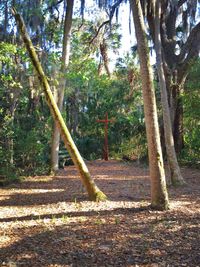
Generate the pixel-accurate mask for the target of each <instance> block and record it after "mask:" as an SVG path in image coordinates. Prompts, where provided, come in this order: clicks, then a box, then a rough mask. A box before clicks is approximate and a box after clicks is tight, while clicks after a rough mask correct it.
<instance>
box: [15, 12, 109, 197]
mask: <svg viewBox="0 0 200 267" xmlns="http://www.w3.org/2000/svg"><path fill="white" fill-rule="evenodd" d="M12 13H13V15H14V17H15V20H16V22H17V24H18V27H19V30H20V34H21V36H22V39H23V41H24V44H25V46H26V49H27V50H28V53H29V56H30V59H31V61H32V64H33V66H34V68H35V70H36V72H37V74H38V77H39V80H40V83H41V85H42V87H43V89H44V92H45V95H46V99H47V103H48V105H49V108H50V111H51V114H52V116H53V118H54V121H55V122H56V124H57V126H58V128H59V130H60V133H61V135H62V138H63V141H64V144H65V146H66V148H67V150H68V152H69V154H70V156H71V158H72V160H73V162H74V164H75V166H76V167H77V170H78V171H79V173H80V177H81V180H82V182H83V184H84V186H85V187H86V190H87V192H88V195H89V198H90V199H91V200H105V199H106V195H105V194H104V193H103V192H102V191H100V189H99V188H98V187H97V185H96V184H95V182H94V180H93V179H92V177H91V175H90V173H89V170H88V168H87V166H86V164H85V162H84V161H83V159H82V157H81V155H80V153H79V151H78V149H77V147H76V145H75V144H74V142H73V140H72V137H71V135H70V133H69V131H68V129H67V127H66V125H65V122H64V120H63V117H62V115H61V113H60V111H59V109H58V106H57V104H56V102H55V99H54V97H53V94H52V92H51V88H50V86H49V83H48V80H47V78H46V76H45V74H44V71H43V69H42V66H41V64H40V62H39V59H38V56H37V54H36V52H35V49H34V47H33V44H32V42H31V40H30V37H29V35H28V33H27V30H26V27H25V24H24V22H23V19H22V18H21V16H20V15H19V14H17V12H16V10H15V9H12Z"/></svg>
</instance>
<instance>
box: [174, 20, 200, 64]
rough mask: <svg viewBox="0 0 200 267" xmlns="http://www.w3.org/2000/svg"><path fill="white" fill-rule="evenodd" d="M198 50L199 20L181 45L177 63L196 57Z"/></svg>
mask: <svg viewBox="0 0 200 267" xmlns="http://www.w3.org/2000/svg"><path fill="white" fill-rule="evenodd" d="M199 51H200V22H199V23H198V24H197V25H196V26H195V27H194V28H193V29H192V31H191V32H190V35H189V37H188V38H187V41H186V42H185V44H184V45H183V47H182V49H181V52H180V55H179V56H178V61H179V63H180V64H181V63H183V64H185V63H186V61H189V60H190V59H192V57H197V56H198V54H199Z"/></svg>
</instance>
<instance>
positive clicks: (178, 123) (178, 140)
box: [172, 85, 184, 153]
mask: <svg viewBox="0 0 200 267" xmlns="http://www.w3.org/2000/svg"><path fill="white" fill-rule="evenodd" d="M182 91H183V89H182V87H181V86H180V85H174V86H173V92H172V103H173V104H172V105H173V106H172V110H173V136H174V143H175V149H176V153H180V152H181V150H182V149H183V147H184V141H183V103H182V99H181V94H182Z"/></svg>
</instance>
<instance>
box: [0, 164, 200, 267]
mask: <svg viewBox="0 0 200 267" xmlns="http://www.w3.org/2000/svg"><path fill="white" fill-rule="evenodd" d="M88 166H89V169H90V171H91V173H92V175H93V177H94V178H95V181H96V182H97V184H98V185H99V187H100V188H101V189H102V190H103V191H104V192H105V193H106V194H107V196H108V197H109V200H108V201H106V202H100V203H94V202H89V201H87V194H86V193H85V192H83V188H82V186H81V183H80V180H79V178H78V175H77V172H76V170H75V168H74V167H73V166H69V167H66V168H65V170H62V171H60V172H59V173H58V174H57V175H56V176H55V177H52V176H40V177H28V178H27V179H26V180H24V181H23V182H22V183H20V184H16V185H10V186H7V187H4V188H2V189H0V246H1V250H0V266H10V267H11V266H12V267H14V266H24V267H25V266H35V267H40V266H41V267H43V266H44V267H46V266H49V267H51V266H52V267H53V266H54V267H56V266H59V267H60V266H72V267H76V266H77V267H78V266H80V267H84V266H88V267H90V266H91V267H95V266H98V267H104V266H116V267H118V266H123V267H128V266H135V267H138V266H139V267H141V266H151V267H160V266H161V267H162V266H163V267H174V266H177V267H180V266H188V267H192V266H196V267H197V266H200V228H199V226H200V198H199V196H200V170H195V169H187V168H183V169H182V173H183V175H184V178H185V180H186V181H187V185H186V186H182V187H176V188H172V187H170V188H169V195H170V203H171V209H170V210H169V211H164V212H161V211H153V210H151V209H150V207H149V204H150V181H149V176H148V169H147V168H146V167H144V166H138V165H137V164H136V163H133V164H130V163H123V162H119V161H114V160H111V161H108V162H104V161H100V160H99V161H94V162H90V163H88Z"/></svg>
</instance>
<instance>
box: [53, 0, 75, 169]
mask: <svg viewBox="0 0 200 267" xmlns="http://www.w3.org/2000/svg"><path fill="white" fill-rule="evenodd" d="M73 6H74V0H67V6H66V13H65V21H64V34H63V49H62V66H61V79H60V85H59V89H58V94H57V97H58V102H57V103H58V108H59V110H60V111H61V112H62V109H63V100H64V93H65V86H66V78H65V76H64V74H65V71H66V69H67V67H68V64H69V52H70V37H71V27H72V14H73ZM59 144H60V132H59V129H58V127H57V125H56V124H55V123H54V127H53V134H52V143H51V170H52V171H53V172H55V171H57V170H58V169H59Z"/></svg>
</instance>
